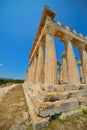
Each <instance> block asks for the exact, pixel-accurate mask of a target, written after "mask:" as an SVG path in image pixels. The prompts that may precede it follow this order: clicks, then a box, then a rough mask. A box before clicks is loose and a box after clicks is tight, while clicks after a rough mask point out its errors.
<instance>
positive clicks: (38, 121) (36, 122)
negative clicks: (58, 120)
mask: <svg viewBox="0 0 87 130" xmlns="http://www.w3.org/2000/svg"><path fill="white" fill-rule="evenodd" d="M23 89H24V94H25V98H26V101H27V105H28V112H29V114H30V116H31V120H32V124H33V128H34V130H41V129H42V128H44V127H45V126H47V125H48V124H49V120H50V117H46V118H42V117H39V116H37V115H36V113H35V111H34V108H33V106H32V103H31V100H30V98H29V96H28V94H27V91H26V89H25V87H23Z"/></svg>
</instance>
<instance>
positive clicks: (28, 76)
mask: <svg viewBox="0 0 87 130" xmlns="http://www.w3.org/2000/svg"><path fill="white" fill-rule="evenodd" d="M27 82H28V83H30V82H31V64H29V68H28V73H27Z"/></svg>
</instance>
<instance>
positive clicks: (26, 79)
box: [24, 70, 28, 82]
mask: <svg viewBox="0 0 87 130" xmlns="http://www.w3.org/2000/svg"><path fill="white" fill-rule="evenodd" d="M24 82H28V70H27V71H26V78H25V81H24Z"/></svg>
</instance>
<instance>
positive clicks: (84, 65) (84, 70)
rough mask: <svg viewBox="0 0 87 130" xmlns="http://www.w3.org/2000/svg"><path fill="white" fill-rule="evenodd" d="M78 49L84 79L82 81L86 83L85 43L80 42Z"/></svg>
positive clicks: (86, 59) (86, 60)
mask: <svg viewBox="0 0 87 130" xmlns="http://www.w3.org/2000/svg"><path fill="white" fill-rule="evenodd" d="M79 50H80V55H81V64H82V71H83V79H84V82H85V83H86V84H87V52H86V49H85V45H84V44H81V46H80V47H79Z"/></svg>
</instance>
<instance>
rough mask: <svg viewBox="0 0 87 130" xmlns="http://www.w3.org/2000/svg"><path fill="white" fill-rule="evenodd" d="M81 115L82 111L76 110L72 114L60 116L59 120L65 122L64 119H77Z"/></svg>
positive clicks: (67, 113)
mask: <svg viewBox="0 0 87 130" xmlns="http://www.w3.org/2000/svg"><path fill="white" fill-rule="evenodd" d="M79 114H82V111H81V109H76V110H72V111H70V112H66V113H63V114H62V115H61V116H59V119H63V120H64V119H67V118H71V117H75V116H77V115H79Z"/></svg>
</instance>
